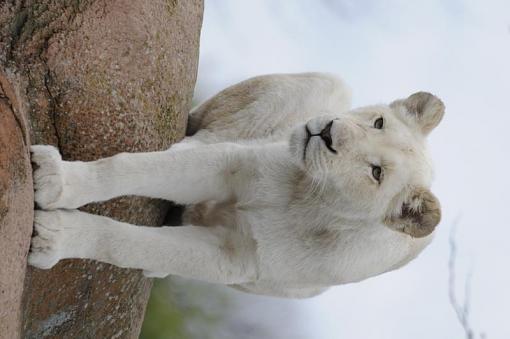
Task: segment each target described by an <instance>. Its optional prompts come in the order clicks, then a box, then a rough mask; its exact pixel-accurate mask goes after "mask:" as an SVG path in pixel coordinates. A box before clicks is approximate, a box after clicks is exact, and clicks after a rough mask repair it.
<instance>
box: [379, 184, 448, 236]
mask: <svg viewBox="0 0 510 339" xmlns="http://www.w3.org/2000/svg"><path fill="white" fill-rule="evenodd" d="M440 220H441V206H440V204H439V200H438V199H437V198H436V197H435V196H434V195H433V194H432V193H431V192H430V191H429V190H428V189H416V190H415V191H414V192H413V193H412V194H411V195H410V197H409V199H408V200H407V201H405V202H404V203H402V205H401V207H400V211H399V213H396V214H393V215H391V216H389V217H387V218H386V219H385V220H384V223H385V224H386V225H387V226H388V227H390V228H392V229H394V230H396V231H400V232H403V233H406V234H409V235H410V236H412V237H414V238H422V237H425V236H427V235H429V234H430V233H432V232H433V231H434V229H435V228H436V226H437V224H439V221H440Z"/></svg>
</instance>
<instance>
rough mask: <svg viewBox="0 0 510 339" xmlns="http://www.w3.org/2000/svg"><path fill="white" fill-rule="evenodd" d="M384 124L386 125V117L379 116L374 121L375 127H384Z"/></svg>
mask: <svg viewBox="0 0 510 339" xmlns="http://www.w3.org/2000/svg"><path fill="white" fill-rule="evenodd" d="M383 126H384V119H383V118H382V117H381V118H378V119H377V120H376V121H374V128H377V129H382V128H383Z"/></svg>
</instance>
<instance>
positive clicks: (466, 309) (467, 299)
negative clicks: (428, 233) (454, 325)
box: [448, 218, 486, 339]
mask: <svg viewBox="0 0 510 339" xmlns="http://www.w3.org/2000/svg"><path fill="white" fill-rule="evenodd" d="M458 221H459V218H457V219H456V220H455V221H454V223H453V226H452V229H451V232H450V237H449V244H450V256H449V260H448V295H449V298H450V304H451V305H452V308H453V310H454V311H455V314H456V315H457V319H458V321H459V323H460V325H461V326H462V328H463V329H464V333H465V336H466V339H475V337H476V335H475V332H474V330H473V328H472V326H471V324H470V321H469V316H470V311H471V280H472V272H473V270H472V267H470V268H469V270H468V273H467V276H466V279H465V287H464V300H463V301H462V303H461V302H460V301H459V300H458V299H457V293H456V286H457V284H456V270H457V268H456V264H457V243H456V240H455V238H456V232H457V225H458ZM479 337H480V338H481V339H485V338H486V334H485V333H480V335H479Z"/></svg>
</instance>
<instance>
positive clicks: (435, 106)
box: [390, 92, 444, 135]
mask: <svg viewBox="0 0 510 339" xmlns="http://www.w3.org/2000/svg"><path fill="white" fill-rule="evenodd" d="M397 105H401V106H402V107H404V108H405V109H406V111H407V114H408V116H409V117H410V118H411V119H412V120H413V121H414V122H415V123H416V124H417V125H418V127H419V128H420V130H421V131H422V133H423V134H424V135H427V134H429V133H430V131H432V130H433V129H434V128H435V127H436V126H437V125H438V124H439V122H441V119H442V118H443V115H444V104H443V102H442V101H441V99H439V98H438V97H436V96H435V95H433V94H430V93H427V92H417V93H414V94H412V95H411V96H409V97H408V98H407V99H403V100H397V101H394V102H393V103H391V104H390V107H395V106H397Z"/></svg>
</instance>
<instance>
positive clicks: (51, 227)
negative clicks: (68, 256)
mask: <svg viewBox="0 0 510 339" xmlns="http://www.w3.org/2000/svg"><path fill="white" fill-rule="evenodd" d="M61 213H63V212H61V211H52V212H47V211H35V215H34V234H33V236H32V243H31V245H30V253H29V255H28V263H29V264H30V265H32V266H35V267H38V268H43V269H48V268H51V267H53V266H55V264H56V263H57V262H58V261H59V260H60V259H61V258H62V255H63V253H62V246H63V242H64V239H63V238H64V234H63V231H64V230H63V229H62V227H61V226H62V225H61V223H62V218H61V215H60V214H61Z"/></svg>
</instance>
